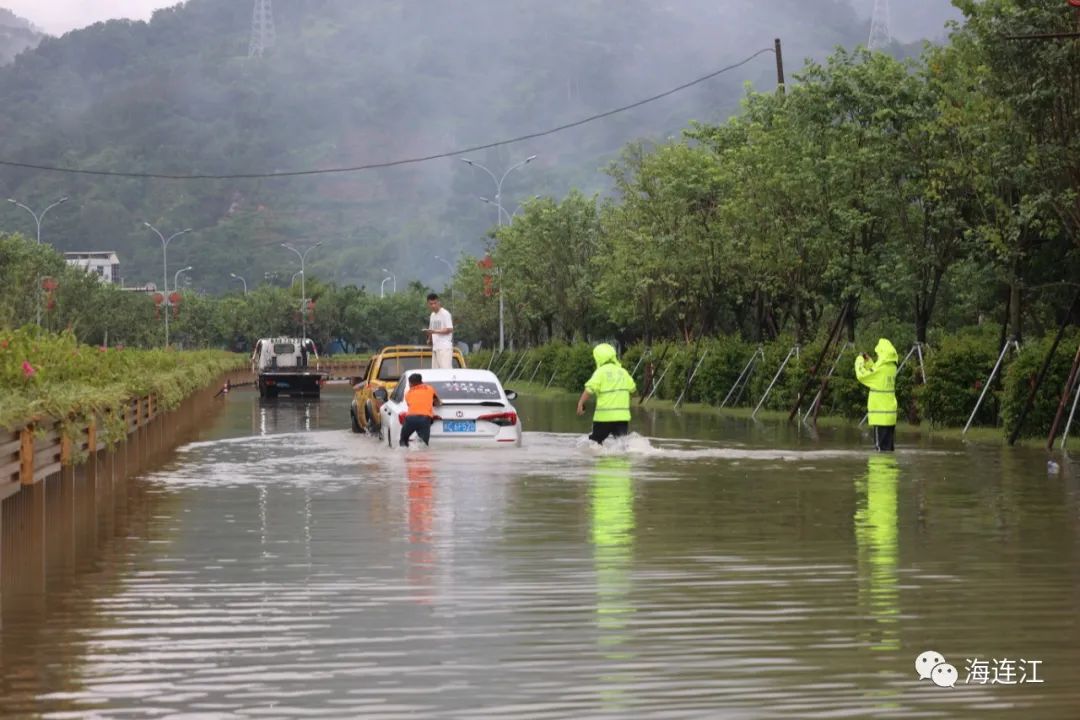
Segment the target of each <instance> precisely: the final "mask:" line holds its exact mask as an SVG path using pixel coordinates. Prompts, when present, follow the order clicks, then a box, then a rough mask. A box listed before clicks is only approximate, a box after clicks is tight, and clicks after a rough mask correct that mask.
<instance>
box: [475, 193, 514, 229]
mask: <svg viewBox="0 0 1080 720" xmlns="http://www.w3.org/2000/svg"><path fill="white" fill-rule="evenodd" d="M480 201H481V202H483V203H486V204H488V205H494V206H495V207H497V208H498V209H499V217H500V218H502V217H503V216H504V215H505V216H506V224H507V225H510V224H511V223H513V222H514V216H513V215H510V214H509V213H508V212H506V208H504V207H503V206H502V205H500V204H499V203H497V202H495V201H494V200H492V199H491V198H486V197H484V196H483V195H481V196H480ZM499 225H502V223H501V222H500V223H499Z"/></svg>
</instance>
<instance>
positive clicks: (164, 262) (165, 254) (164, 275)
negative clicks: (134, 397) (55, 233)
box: [42, 213, 191, 347]
mask: <svg viewBox="0 0 1080 720" xmlns="http://www.w3.org/2000/svg"><path fill="white" fill-rule="evenodd" d="M42 214H44V213H42ZM143 225H145V226H146V227H148V228H150V229H151V230H153V231H154V234H155V235H157V236H158V237H159V238H161V266H162V272H161V284H162V285H163V286H164V287H162V288H161V293H162V294H163V295H164V296H165V302H166V303H168V302H169V243H171V242H172V241H173V238H176V237H180V236H181V235H186V234H187V233H189V232H191V228H184V229H183V230H181V231H180V232H177V233H173V234H172V235H170V236H169V237H165V236H164V235H162V234H161V231H160V230H158V229H157V228H156V227H154V226H153V225H151V224H150V223H148V222H144V223H143ZM165 347H169V311H168V305H167V304H166V306H165Z"/></svg>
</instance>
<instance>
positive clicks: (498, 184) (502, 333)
mask: <svg viewBox="0 0 1080 720" xmlns="http://www.w3.org/2000/svg"><path fill="white" fill-rule="evenodd" d="M535 159H536V156H535V155H530V156H529V157H527V158H525V159H524V160H522V161H521V162H519V163H516V164H514V165H511V166H510V167H509V168H507V169H506V172H504V173H503V174H502V177H501V178H500V177H496V176H495V173H493V172H491V170H488V169H487V168H486V167H484V166H483V165H481V164H480V163H478V162H475V161H473V160H469V159H468V158H461V161H462V162H463V163H465V164H466V165H471V166H472V167H477V168H480V169H481V170H483V171H484V172H486V173H487V174H488V175H490V176H491V179H492V180H494V181H495V205H496V207H498V208H499V227H502V225H503V213H504V212H506V211H505V210H503V206H502V186H503V181H504V180H506V176H507V175H509V174H510V173H512V172H513V171H514V170H517V169H518V168H520V167H525V166H526V165H528V164H529V163H531V162H532V161H533V160H535ZM481 200H484V201H485V202H489V203H490V201H489V200H485V199H484V198H481ZM512 219H513V218H511V220H512ZM503 305H504V303H503V291H502V272H501V271H500V272H499V350H500V351H501V350H505V349H506V329H505V328H506V326H505V323H504V321H503V317H504V314H505V313H504V309H503Z"/></svg>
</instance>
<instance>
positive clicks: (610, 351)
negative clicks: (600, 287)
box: [592, 343, 895, 367]
mask: <svg viewBox="0 0 1080 720" xmlns="http://www.w3.org/2000/svg"><path fill="white" fill-rule="evenodd" d="M890 347H891V346H890ZM893 354H894V355H895V353H893ZM592 356H593V359H594V360H596V367H602V366H604V365H607V364H608V363H613V362H616V361H617V360H618V359H619V356H618V353H616V352H615V348H613V347H611V345H609V344H607V343H600V344H599V345H597V346H596V347H594V348H593V351H592Z"/></svg>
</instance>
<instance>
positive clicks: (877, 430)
mask: <svg viewBox="0 0 1080 720" xmlns="http://www.w3.org/2000/svg"><path fill="white" fill-rule="evenodd" d="M874 354H875V355H877V360H873V359H872V358H871V357H870V356H869V355H867V354H866V353H862V354H861V355H859V356H858V357H857V358H855V377H856V378H857V379H858V381H859V382H860V383H862V384H863V385H865V386H866V387H868V388H869V389H870V394H869V396H868V397H867V398H866V417H867V419H868V421H869V423H870V427H871V428H873V430H874V447H875V448H876V449H877V450H880V451H882V452H892V451H893V446H894V439H895V435H896V361H897V356H896V348H895V347H893V344H892V343H891V342H889V341H888V340H886V339H885V338H881V339H879V340H878V343H877V346H876V347H875V348H874Z"/></svg>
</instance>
